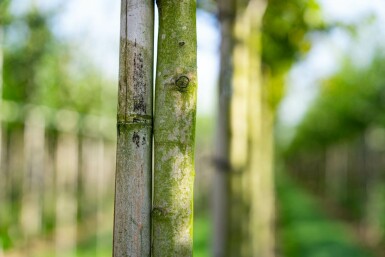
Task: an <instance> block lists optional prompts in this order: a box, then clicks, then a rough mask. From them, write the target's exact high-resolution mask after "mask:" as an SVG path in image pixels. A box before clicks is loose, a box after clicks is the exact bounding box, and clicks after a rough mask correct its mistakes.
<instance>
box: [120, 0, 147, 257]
mask: <svg viewBox="0 0 385 257" xmlns="http://www.w3.org/2000/svg"><path fill="white" fill-rule="evenodd" d="M153 35H154V3H153V1H150V0H147V1H143V0H122V1H121V32H120V64H119V66H120V70H119V94H118V102H119V103H118V116H117V119H118V124H117V129H118V132H117V133H118V135H117V137H118V139H117V160H116V177H115V179H116V181H115V218H114V242H113V255H114V257H120V256H150V252H151V220H150V215H151V168H152V164H151V158H152V85H153V80H152V78H153V56H154V54H153V52H154V51H153V50H154V49H153V45H154V39H153V37H154V36H153Z"/></svg>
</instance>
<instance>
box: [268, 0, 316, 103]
mask: <svg viewBox="0 0 385 257" xmlns="http://www.w3.org/2000/svg"><path fill="white" fill-rule="evenodd" d="M320 13H321V12H320V7H319V5H318V4H317V2H316V0H291V1H283V0H268V3H267V8H266V11H265V14H264V16H263V21H262V63H263V68H264V73H265V78H266V82H265V84H266V85H267V86H268V90H267V91H266V100H267V102H268V103H269V105H270V107H271V108H272V109H273V110H274V109H276V107H277V106H278V104H279V103H280V101H281V99H282V97H283V96H284V93H285V88H284V84H285V83H284V80H285V76H286V73H287V72H288V71H289V69H290V67H291V66H292V64H293V63H294V62H295V61H297V60H298V59H299V57H300V56H301V55H302V54H304V53H306V52H307V51H308V50H309V49H310V43H311V42H310V41H309V40H308V38H307V37H306V35H308V33H309V32H311V31H314V30H319V29H321V28H322V27H323V26H324V25H323V21H322V18H321V14H320Z"/></svg>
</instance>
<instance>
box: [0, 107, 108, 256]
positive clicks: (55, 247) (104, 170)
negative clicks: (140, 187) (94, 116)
mask: <svg viewBox="0 0 385 257" xmlns="http://www.w3.org/2000/svg"><path fill="white" fill-rule="evenodd" d="M4 106H6V105H5V104H4ZM7 109H9V106H8V107H7ZM16 113H17V112H16ZM44 114H45V113H44V112H41V109H39V108H35V109H33V111H30V112H28V114H27V115H26V119H25V122H24V123H23V124H20V123H14V122H9V121H5V122H4V120H3V122H2V132H3V133H2V134H3V138H2V144H1V146H2V149H1V150H2V151H1V152H2V155H1V156H0V164H1V165H0V174H1V177H2V179H1V181H0V183H1V188H2V190H1V193H0V210H1V211H0V219H1V224H0V229H1V235H2V238H1V241H2V242H1V245H0V248H3V247H4V248H5V249H6V250H7V254H10V256H13V255H12V252H13V251H11V252H8V250H9V249H8V248H10V247H15V248H17V247H20V246H27V247H30V249H33V246H34V245H36V242H37V241H39V240H40V241H42V242H43V241H45V239H49V240H47V241H50V242H51V240H53V241H54V243H53V244H52V242H51V243H50V247H49V248H50V249H51V250H52V251H54V252H56V256H75V255H76V245H77V244H78V242H79V241H82V240H83V239H84V237H85V236H89V233H93V234H96V235H97V237H99V235H101V233H102V231H101V230H100V229H101V228H103V227H105V225H104V223H105V220H106V219H103V217H104V216H105V215H106V213H107V212H108V210H110V209H111V208H110V207H111V205H110V206H109V205H108V204H109V203H108V202H106V199H110V198H112V194H113V190H112V183H113V181H112V178H113V173H111V171H112V170H113V168H114V160H115V155H114V150H113V149H114V146H115V143H114V141H111V140H108V139H107V138H103V137H99V136H98V137H94V136H90V135H89V134H88V135H85V134H80V133H79V130H80V128H79V127H77V126H74V127H73V128H72V129H66V130H58V129H57V128H56V129H54V128H53V127H52V124H51V127H50V128H48V124H47V119H46V118H45V116H44ZM5 118H6V115H4V116H3V119H5ZM109 219H110V218H108V217H107V220H109ZM86 224H87V226H89V227H88V228H87V229H84V226H85V225H86ZM85 231H86V232H85ZM87 231H88V232H87ZM87 233H88V235H85V234H87ZM38 236H39V237H40V239H38V238H37V237H38ZM100 244H102V242H100V241H98V242H97V243H96V244H95V246H96V247H98V245H100ZM27 249H29V248H27ZM95 250H96V249H95ZM23 254H32V253H23Z"/></svg>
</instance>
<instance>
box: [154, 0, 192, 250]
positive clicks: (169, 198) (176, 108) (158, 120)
mask: <svg viewBox="0 0 385 257" xmlns="http://www.w3.org/2000/svg"><path fill="white" fill-rule="evenodd" d="M157 5H158V8H159V38H158V63H157V75H156V88H155V120H154V164H155V165H154V198H153V211H152V220H153V256H155V257H156V256H162V257H163V256H192V244H193V241H192V233H193V183H194V141H195V115H196V89H197V74H196V2H195V0H178V1H177V0H158V1H157Z"/></svg>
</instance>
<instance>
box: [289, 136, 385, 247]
mask: <svg viewBox="0 0 385 257" xmlns="http://www.w3.org/2000/svg"><path fill="white" fill-rule="evenodd" d="M383 135H384V131H383V129H379V128H376V129H372V130H368V131H366V132H364V133H363V134H361V135H360V136H358V137H357V138H355V139H350V140H346V141H344V142H338V143H335V144H333V145H329V146H328V147H325V149H321V150H318V151H307V152H306V153H305V152H302V153H299V154H296V155H295V156H291V157H290V159H288V160H287V164H288V169H289V171H290V172H291V174H292V175H293V176H294V177H295V178H296V179H297V180H298V181H300V182H301V183H302V184H303V185H304V186H306V187H307V188H308V189H310V190H311V191H312V192H313V193H315V194H316V195H318V196H320V198H321V199H323V200H324V202H325V203H326V204H327V205H326V206H327V207H329V210H330V211H331V212H332V213H333V214H335V215H336V216H337V217H339V218H341V219H344V220H345V221H348V222H350V223H351V224H352V225H353V227H355V228H356V231H357V234H358V236H359V237H360V238H361V239H362V242H364V243H366V244H367V245H369V246H372V247H377V248H378V249H380V251H379V252H380V253H381V254H383V249H382V246H383V243H384V240H385V237H384V233H385V226H384V218H383V215H382V213H383V212H384V205H383V202H384V196H383V195H384V189H385V187H384V185H385V184H384V175H385V173H384V172H383V169H384V167H385V163H384V161H383V160H384V149H383V147H379V146H380V144H379V142H381V141H382V137H383Z"/></svg>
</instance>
